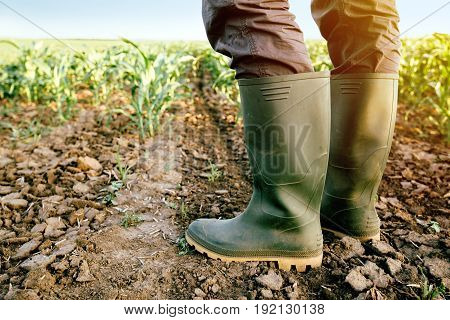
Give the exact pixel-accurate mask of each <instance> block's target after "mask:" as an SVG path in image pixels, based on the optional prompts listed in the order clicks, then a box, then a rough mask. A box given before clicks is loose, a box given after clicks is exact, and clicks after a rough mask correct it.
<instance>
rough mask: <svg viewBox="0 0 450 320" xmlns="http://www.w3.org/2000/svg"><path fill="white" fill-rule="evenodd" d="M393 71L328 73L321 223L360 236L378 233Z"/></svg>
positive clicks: (392, 107)
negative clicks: (327, 150) (328, 116)
mask: <svg viewBox="0 0 450 320" xmlns="http://www.w3.org/2000/svg"><path fill="white" fill-rule="evenodd" d="M397 89H398V80H397V75H394V74H376V73H368V74H345V75H336V76H332V78H331V99H332V100H331V101H332V102H331V141H330V161H329V164H328V172H327V179H326V184H325V191H324V195H323V198H322V206H321V222H322V229H323V230H328V231H331V232H333V233H334V234H335V235H337V236H338V237H343V236H351V237H354V238H357V239H359V240H361V241H367V240H370V239H379V238H380V220H379V218H378V215H377V212H376V210H375V202H376V199H377V190H378V186H379V184H380V182H381V178H382V176H383V172H384V168H385V166H386V161H387V158H388V155H389V151H390V148H391V143H392V136H393V133H394V127H395V116H396V110H397Z"/></svg>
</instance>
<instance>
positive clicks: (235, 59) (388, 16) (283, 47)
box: [203, 0, 400, 78]
mask: <svg viewBox="0 0 450 320" xmlns="http://www.w3.org/2000/svg"><path fill="white" fill-rule="evenodd" d="M297 1H301V0H297ZM311 11H312V15H313V17H314V20H315V21H316V23H317V25H318V26H319V28H320V32H321V33H322V35H323V37H324V38H325V39H326V40H327V43H328V50H329V53H330V57H331V60H332V62H333V65H334V69H333V70H332V73H333V74H341V73H397V72H398V67H399V60H400V53H399V49H400V40H399V30H398V22H399V17H398V13H397V10H396V6H395V0H312V3H311ZM294 19H295V16H294V15H293V14H291V13H290V12H289V1H288V0H278V1H277V0H203V20H204V24H205V28H206V32H207V35H208V39H209V41H210V43H211V45H212V47H213V48H214V49H215V50H216V51H217V52H220V53H222V54H224V55H226V56H228V57H230V58H231V67H232V68H233V69H235V70H236V72H237V75H236V78H255V77H256V78H258V77H268V76H275V75H286V74H295V73H303V72H311V71H314V70H313V66H312V64H311V60H310V59H309V56H308V53H307V50H306V46H305V43H304V38H303V33H302V31H301V30H300V28H299V26H298V25H297V23H296V22H295V21H294Z"/></svg>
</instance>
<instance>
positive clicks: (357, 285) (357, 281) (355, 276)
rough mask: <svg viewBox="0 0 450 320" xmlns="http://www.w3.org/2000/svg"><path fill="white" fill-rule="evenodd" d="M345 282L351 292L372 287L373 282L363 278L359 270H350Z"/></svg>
mask: <svg viewBox="0 0 450 320" xmlns="http://www.w3.org/2000/svg"><path fill="white" fill-rule="evenodd" d="M345 282H347V283H348V284H349V285H350V286H351V287H352V288H353V290H355V291H357V292H361V291H363V290H366V289H368V288H370V287H371V286H372V285H373V282H372V281H370V280H369V279H367V278H366V277H364V276H363V275H362V274H361V272H360V271H359V269H353V270H351V271H350V273H349V274H348V275H347V277H345Z"/></svg>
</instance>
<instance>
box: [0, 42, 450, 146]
mask: <svg viewBox="0 0 450 320" xmlns="http://www.w3.org/2000/svg"><path fill="white" fill-rule="evenodd" d="M307 45H308V49H309V52H310V55H311V60H312V61H313V64H314V67H315V69H316V70H317V71H319V70H326V69H330V68H331V67H332V65H331V62H330V60H329V57H328V53H327V48H326V45H325V43H324V42H322V41H311V42H308V43H307ZM0 46H2V47H5V46H6V47H11V48H13V50H15V55H14V56H15V59H13V60H12V61H8V62H1V60H0V63H1V65H0V101H1V103H0V108H1V109H0V114H2V115H7V114H8V113H11V112H14V110H16V108H18V107H20V106H27V105H28V106H29V105H32V106H36V107H39V108H44V109H47V111H48V112H51V117H50V118H51V121H50V122H51V124H52V125H57V124H60V123H61V122H64V121H67V120H69V119H71V118H72V117H73V116H74V115H76V113H77V111H78V109H79V108H78V107H79V106H80V105H81V104H88V105H90V106H102V107H104V108H105V110H106V114H107V116H113V115H114V114H123V115H125V116H126V117H128V118H129V120H130V124H131V125H132V126H133V127H134V128H135V130H137V132H138V133H139V135H140V136H141V137H145V136H153V135H155V134H157V132H158V130H159V128H160V125H161V120H162V118H163V117H164V116H165V115H167V114H168V113H170V107H171V105H172V104H173V103H174V102H175V101H177V100H178V99H182V98H184V97H187V96H188V94H189V91H190V90H191V89H192V88H193V87H194V86H193V85H192V83H193V81H195V79H198V78H203V77H204V76H205V75H208V77H209V79H210V85H211V87H212V88H213V89H214V90H215V91H217V92H218V93H220V94H222V95H223V96H224V97H225V98H226V99H228V100H229V101H230V103H232V104H235V105H236V106H238V105H239V91H238V87H237V83H236V81H234V72H233V71H232V70H230V69H229V68H228V61H227V59H226V58H225V57H223V56H221V55H219V54H217V53H215V52H213V51H212V50H211V49H210V48H209V47H208V46H207V45H201V44H166V45H164V44H155V45H142V44H139V43H135V42H132V41H130V40H127V39H123V40H122V42H121V43H120V44H119V45H114V46H110V47H108V48H106V49H97V50H90V51H87V52H79V51H75V50H70V49H67V50H60V49H59V50H56V49H54V48H52V47H51V46H45V45H44V44H43V43H42V42H38V43H36V44H34V45H32V46H19V45H18V44H16V43H15V42H13V41H5V40H4V41H0ZM449 58H450V36H449V35H446V34H434V35H432V36H428V37H425V38H420V39H404V40H403V58H402V63H401V70H400V92H399V94H400V95H399V100H400V101H399V102H400V103H401V104H405V105H407V107H408V110H410V111H411V112H412V113H414V111H415V110H418V109H427V110H430V111H429V112H428V113H427V114H428V119H427V121H430V122H431V123H433V125H434V126H435V127H436V128H437V129H438V130H439V131H440V132H441V134H442V135H443V136H446V137H447V140H448V139H449V121H448V118H449V99H450V96H449V92H448V89H449V81H450V80H449V60H450V59H449ZM0 59H1V57H0ZM35 126H39V123H35ZM0 130H10V131H11V134H15V132H16V131H15V128H13V127H11V124H9V123H7V122H5V121H2V122H0Z"/></svg>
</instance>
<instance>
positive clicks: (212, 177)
mask: <svg viewBox="0 0 450 320" xmlns="http://www.w3.org/2000/svg"><path fill="white" fill-rule="evenodd" d="M209 167H210V172H209V174H208V181H209V182H216V181H217V180H219V179H220V178H221V177H222V171H220V169H219V168H218V167H217V165H216V164H214V163H212V162H211V161H209Z"/></svg>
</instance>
